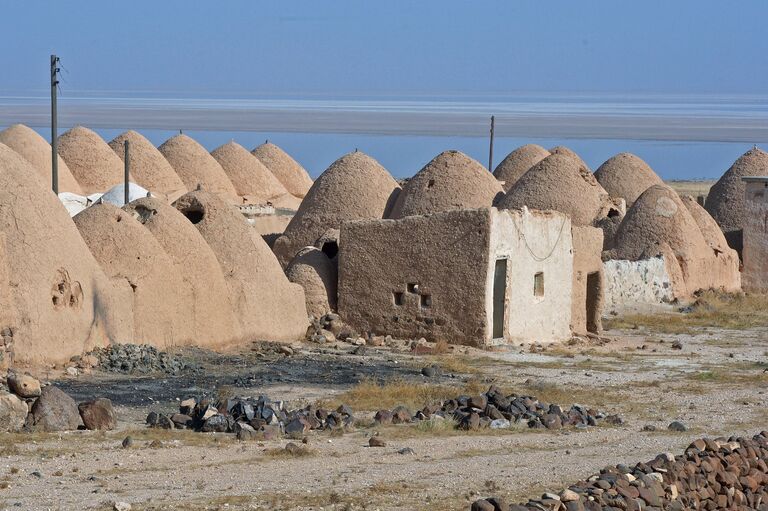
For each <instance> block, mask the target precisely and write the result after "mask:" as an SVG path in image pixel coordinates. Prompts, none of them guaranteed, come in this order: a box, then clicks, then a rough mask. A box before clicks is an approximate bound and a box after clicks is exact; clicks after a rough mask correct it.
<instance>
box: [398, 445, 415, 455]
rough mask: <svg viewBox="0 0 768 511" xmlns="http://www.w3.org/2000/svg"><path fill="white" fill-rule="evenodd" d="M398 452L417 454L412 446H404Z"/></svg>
mask: <svg viewBox="0 0 768 511" xmlns="http://www.w3.org/2000/svg"><path fill="white" fill-rule="evenodd" d="M397 454H403V455H406V454H410V455H411V456H415V455H416V451H414V450H413V449H411V448H410V447H403V448H402V449H400V450H399V451H397Z"/></svg>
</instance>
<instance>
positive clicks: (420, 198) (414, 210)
mask: <svg viewBox="0 0 768 511" xmlns="http://www.w3.org/2000/svg"><path fill="white" fill-rule="evenodd" d="M501 194H503V190H502V188H501V183H499V181H498V180H497V179H496V178H495V177H493V174H491V173H490V172H488V170H487V169H486V168H485V167H483V166H482V165H481V164H480V163H478V162H477V161H476V160H473V159H472V158H470V157H469V156H467V155H466V154H464V153H462V152H459V151H444V152H442V153H440V154H438V155H437V156H436V157H435V158H434V159H432V161H430V162H429V163H427V164H426V165H425V166H424V168H422V169H421V170H420V171H419V172H418V173H417V174H416V175H415V176H413V178H411V180H410V181H408V183H407V184H406V185H405V187H404V188H403V191H402V192H401V193H400V197H399V198H398V200H397V204H396V205H395V207H394V209H393V211H392V215H391V218H402V217H406V216H413V215H427V214H430V213H438V212H441V211H448V210H452V209H474V208H484V207H491V206H492V205H493V203H494V200H496V199H497V197H498V196H500V195H501Z"/></svg>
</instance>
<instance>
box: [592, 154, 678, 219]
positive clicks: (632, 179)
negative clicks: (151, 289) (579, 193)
mask: <svg viewBox="0 0 768 511" xmlns="http://www.w3.org/2000/svg"><path fill="white" fill-rule="evenodd" d="M595 179H597V182H598V183H600V185H601V186H602V187H603V188H605V191H606V192H608V195H610V196H611V197H621V198H623V199H624V200H625V201H626V203H627V207H630V206H632V204H633V203H634V202H635V201H636V200H637V198H638V197H640V195H641V194H642V193H643V192H644V191H646V190H647V189H648V188H650V187H651V186H653V185H660V184H663V181H662V180H661V178H660V177H659V176H658V175H656V173H655V172H654V171H653V169H652V168H651V167H650V166H649V165H648V164H647V163H646V162H644V161H643V160H642V159H641V158H640V157H638V156H636V155H634V154H632V153H619V154H617V155H616V156H612V157H611V158H609V159H608V160H606V162H605V163H603V164H602V165H600V167H598V169H597V170H596V171H595Z"/></svg>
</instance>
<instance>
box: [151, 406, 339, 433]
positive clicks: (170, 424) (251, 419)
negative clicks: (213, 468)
mask: <svg viewBox="0 0 768 511" xmlns="http://www.w3.org/2000/svg"><path fill="white" fill-rule="evenodd" d="M146 422H147V424H148V425H149V426H150V427H154V428H162V429H177V428H178V429H191V430H194V431H200V432H203V433H209V432H216V433H236V434H237V437H238V438H239V439H241V440H249V439H252V438H260V439H274V438H279V437H280V436H282V435H285V436H287V437H289V438H294V439H301V438H303V437H304V435H306V434H307V433H309V431H310V430H326V429H329V430H333V429H340V428H344V427H347V426H350V425H352V423H353V422H354V416H353V415H352V410H351V409H350V408H349V407H348V406H344V405H342V406H340V407H339V408H338V409H336V410H326V409H323V408H317V407H315V406H313V405H308V406H306V407H304V408H299V409H296V410H289V409H288V408H287V406H286V403H285V402H284V401H272V400H271V399H269V398H268V397H267V396H259V397H258V398H253V397H235V398H231V399H226V400H220V401H217V402H216V403H214V402H213V401H211V400H209V399H207V398H203V399H200V400H198V399H196V398H189V399H185V400H184V401H182V402H181V404H180V406H179V413H176V414H173V415H171V416H166V415H164V414H160V413H157V412H154V411H153V412H150V413H149V415H148V416H147V420H146Z"/></svg>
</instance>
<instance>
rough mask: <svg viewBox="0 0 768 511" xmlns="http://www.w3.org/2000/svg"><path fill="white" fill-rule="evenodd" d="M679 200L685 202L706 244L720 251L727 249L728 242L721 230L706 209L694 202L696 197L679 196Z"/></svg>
mask: <svg viewBox="0 0 768 511" xmlns="http://www.w3.org/2000/svg"><path fill="white" fill-rule="evenodd" d="M681 200H682V201H683V204H685V207H686V208H688V212H689V213H690V214H691V216H692V217H693V220H694V221H695V222H696V225H698V226H699V230H700V231H701V234H702V235H703V236H704V240H705V241H706V242H707V245H709V246H710V247H712V248H713V249H716V250H719V251H721V252H724V251H726V250H728V249H729V247H728V242H727V241H726V240H725V235H724V234H723V231H722V230H721V229H720V226H719V225H717V222H715V219H714V218H712V216H711V215H710V214H709V213H707V210H706V209H704V208H703V207H701V206H700V205H699V203H698V202H696V199H694V198H693V197H691V196H690V195H686V196H685V197H681Z"/></svg>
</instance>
